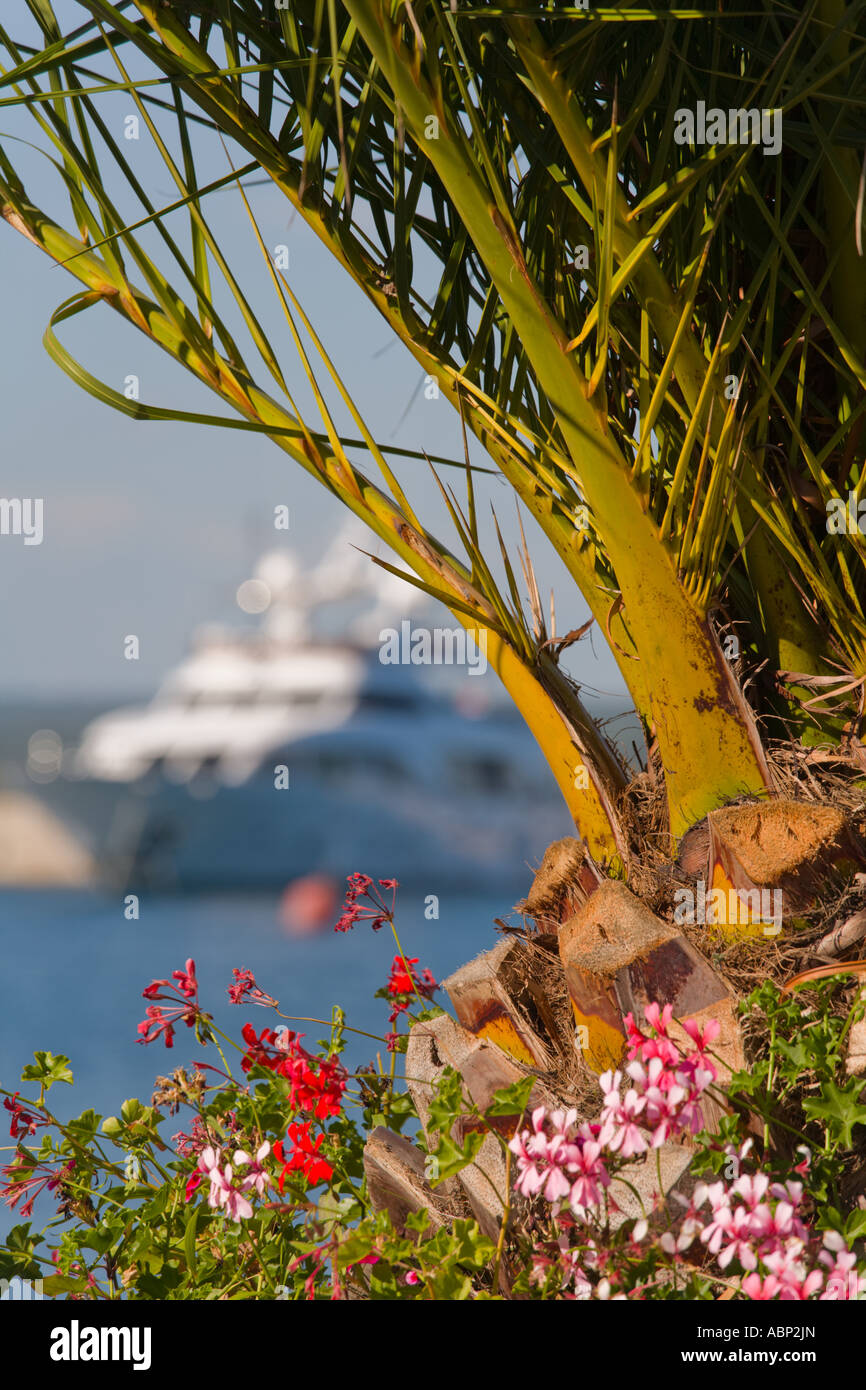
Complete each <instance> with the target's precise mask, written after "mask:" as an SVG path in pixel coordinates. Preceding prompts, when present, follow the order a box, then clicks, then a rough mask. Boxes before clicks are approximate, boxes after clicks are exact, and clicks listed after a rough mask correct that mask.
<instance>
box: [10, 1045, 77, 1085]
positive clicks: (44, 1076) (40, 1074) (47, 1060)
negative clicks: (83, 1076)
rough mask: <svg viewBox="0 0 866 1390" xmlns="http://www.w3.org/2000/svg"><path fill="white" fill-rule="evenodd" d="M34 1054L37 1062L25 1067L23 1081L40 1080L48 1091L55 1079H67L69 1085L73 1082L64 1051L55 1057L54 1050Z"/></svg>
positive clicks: (22, 1075)
mask: <svg viewBox="0 0 866 1390" xmlns="http://www.w3.org/2000/svg"><path fill="white" fill-rule="evenodd" d="M33 1056H34V1057H35V1058H36V1064H35V1066H34V1065H32V1064H31V1065H29V1066H26V1067H25V1068H24V1070H23V1071H22V1073H21V1080H22V1081H38V1082H39V1084H40V1086H42V1087H44V1089H45V1090H46V1091H50V1090H51V1087H52V1086H53V1085H54V1083H55V1081H65V1082H66V1084H67V1086H71V1085H72V1084H73V1076H72V1069H71V1067H70V1065H69V1058H68V1057H64V1056H63V1054H62V1053H58V1055H57V1056H56V1057H55V1055H54V1053H53V1052H34V1054H33Z"/></svg>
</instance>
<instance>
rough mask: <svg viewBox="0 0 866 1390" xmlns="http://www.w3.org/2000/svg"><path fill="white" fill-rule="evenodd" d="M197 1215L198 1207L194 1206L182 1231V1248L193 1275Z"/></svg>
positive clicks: (188, 1267)
mask: <svg viewBox="0 0 866 1390" xmlns="http://www.w3.org/2000/svg"><path fill="white" fill-rule="evenodd" d="M198 1215H199V1209H198V1207H194V1208H193V1210H192V1211H191V1212H190V1216H189V1220H188V1221H187V1223H186V1230H185V1231H184V1233H183V1248H184V1253H185V1254H186V1264H187V1269H188V1270H189V1272H190V1274H193V1275H194V1274H195V1264H196V1259H195V1238H196V1229H197V1227H198Z"/></svg>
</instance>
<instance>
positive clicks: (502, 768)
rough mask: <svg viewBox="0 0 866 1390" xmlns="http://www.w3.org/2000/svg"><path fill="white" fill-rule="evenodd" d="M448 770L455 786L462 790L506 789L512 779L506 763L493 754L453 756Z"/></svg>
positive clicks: (489, 790) (492, 790)
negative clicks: (484, 755) (487, 755)
mask: <svg viewBox="0 0 866 1390" xmlns="http://www.w3.org/2000/svg"><path fill="white" fill-rule="evenodd" d="M449 771H450V775H451V779H452V781H453V782H454V784H455V786H457V787H459V788H460V789H461V790H462V791H473V792H502V791H507V790H508V789H509V788H510V787H511V785H512V780H513V779H512V775H511V768H510V766H509V765H508V763H506V762H504V761H503V760H502V759H501V758H496V757H493V756H490V757H478V756H471V755H470V756H467V757H459V758H453V759H452V760H451V763H450V768H449Z"/></svg>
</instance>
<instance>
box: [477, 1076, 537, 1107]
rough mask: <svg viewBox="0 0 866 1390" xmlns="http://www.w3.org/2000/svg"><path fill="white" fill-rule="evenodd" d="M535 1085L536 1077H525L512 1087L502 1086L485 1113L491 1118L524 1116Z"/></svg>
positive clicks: (494, 1094) (495, 1092)
mask: <svg viewBox="0 0 866 1390" xmlns="http://www.w3.org/2000/svg"><path fill="white" fill-rule="evenodd" d="M534 1084H535V1078H534V1077H532V1076H524V1077H523V1078H522V1079H521V1080H520V1081H515V1082H513V1083H512V1084H511V1085H510V1086H502V1087H501V1088H500V1089H499V1090H498V1091H494V1093H493V1099H492V1101H491V1102H490V1104H489V1105H488V1107H487V1109H486V1110H485V1111H484V1113H485V1115H487V1116H490V1117H493V1116H499V1115H503V1116H511V1115H514V1116H520V1115H523V1114H524V1112H525V1110H526V1107H527V1105H528V1104H529V1096H530V1093H531V1091H532V1087H533V1086H534Z"/></svg>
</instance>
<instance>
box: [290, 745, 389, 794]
mask: <svg viewBox="0 0 866 1390" xmlns="http://www.w3.org/2000/svg"><path fill="white" fill-rule="evenodd" d="M274 761H275V762H276V761H279V762H284V763H285V764H286V766H287V767H288V768H289V770H290V773H295V774H296V775H297V776H303V777H304V778H308V779H309V780H310V781H311V782H313V783H316V782H320V783H322V784H323V785H330V784H331V783H340V782H346V781H350V780H351V779H352V778H358V777H366V778H370V779H375V780H376V781H379V782H382V781H388V782H398V781H403V780H405V777H406V769H405V768H404V766H403V764H402V763H400V762H399V761H398V760H397V759H396V758H394V757H392V756H390V755H389V754H387V753H384V752H378V751H377V752H375V753H367V752H366V751H360V750H358V751H355V750H343V749H336V748H335V749H333V750H325V749H322V750H321V751H319V752H316V753H298V752H293V751H292V749H291V748H286V749H284V750H282V751H281V752H280V753H278V754H275V756H274Z"/></svg>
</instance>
